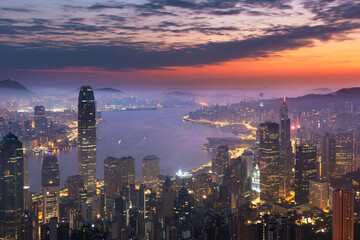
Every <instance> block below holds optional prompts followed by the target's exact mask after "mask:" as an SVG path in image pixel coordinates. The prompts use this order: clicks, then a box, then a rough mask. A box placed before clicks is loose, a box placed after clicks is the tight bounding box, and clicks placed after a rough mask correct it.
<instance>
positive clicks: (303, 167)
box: [295, 145, 316, 204]
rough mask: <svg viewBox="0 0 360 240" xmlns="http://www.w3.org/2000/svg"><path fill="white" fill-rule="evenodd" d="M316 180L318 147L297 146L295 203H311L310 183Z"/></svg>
mask: <svg viewBox="0 0 360 240" xmlns="http://www.w3.org/2000/svg"><path fill="white" fill-rule="evenodd" d="M315 179H316V145H299V146H296V165H295V202H296V203H297V204H304V203H307V202H308V201H309V181H310V180H315Z"/></svg>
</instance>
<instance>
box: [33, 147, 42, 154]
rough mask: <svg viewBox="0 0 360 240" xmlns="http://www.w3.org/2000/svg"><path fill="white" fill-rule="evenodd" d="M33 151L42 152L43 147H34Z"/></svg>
mask: <svg viewBox="0 0 360 240" xmlns="http://www.w3.org/2000/svg"><path fill="white" fill-rule="evenodd" d="M33 152H34V153H41V152H42V149H40V148H34V149H33Z"/></svg>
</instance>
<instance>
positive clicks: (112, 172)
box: [104, 157, 121, 197]
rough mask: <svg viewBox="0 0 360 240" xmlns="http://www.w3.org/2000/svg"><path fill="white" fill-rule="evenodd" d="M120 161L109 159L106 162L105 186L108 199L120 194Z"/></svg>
mask: <svg viewBox="0 0 360 240" xmlns="http://www.w3.org/2000/svg"><path fill="white" fill-rule="evenodd" d="M118 162H119V159H118V158H114V157H107V158H106V159H105V160H104V184H105V191H106V196H107V197H113V196H116V195H118V194H119V193H120V190H121V189H120V184H119V183H120V179H119V178H120V168H119V164H118Z"/></svg>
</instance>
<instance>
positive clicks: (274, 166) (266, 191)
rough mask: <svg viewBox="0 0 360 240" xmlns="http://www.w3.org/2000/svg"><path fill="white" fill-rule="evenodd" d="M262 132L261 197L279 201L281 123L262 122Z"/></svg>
mask: <svg viewBox="0 0 360 240" xmlns="http://www.w3.org/2000/svg"><path fill="white" fill-rule="evenodd" d="M259 131H260V132H259V133H260V152H259V161H260V189H261V193H260V199H261V200H262V201H269V202H277V201H278V199H279V187H280V176H279V174H280V166H279V154H280V153H279V124H277V123H271V122H266V123H261V124H260V128H259Z"/></svg>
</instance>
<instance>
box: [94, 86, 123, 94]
mask: <svg viewBox="0 0 360 240" xmlns="http://www.w3.org/2000/svg"><path fill="white" fill-rule="evenodd" d="M95 91H96V92H108V93H123V92H122V91H120V90H118V89H115V88H109V87H106V88H98V89H96V90H95Z"/></svg>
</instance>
